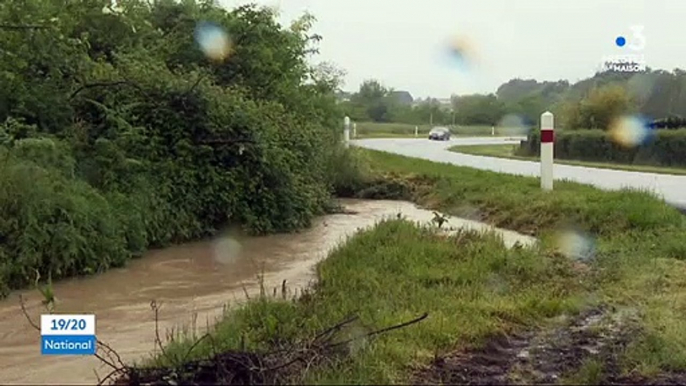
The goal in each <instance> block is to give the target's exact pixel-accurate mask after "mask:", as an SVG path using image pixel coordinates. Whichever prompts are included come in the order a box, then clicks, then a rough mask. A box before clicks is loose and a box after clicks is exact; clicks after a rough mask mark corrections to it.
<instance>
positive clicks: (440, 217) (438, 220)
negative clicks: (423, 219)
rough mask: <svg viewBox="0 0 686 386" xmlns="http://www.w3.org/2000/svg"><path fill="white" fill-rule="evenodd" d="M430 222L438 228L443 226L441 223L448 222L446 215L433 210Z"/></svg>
mask: <svg viewBox="0 0 686 386" xmlns="http://www.w3.org/2000/svg"><path fill="white" fill-rule="evenodd" d="M431 222H432V223H434V224H436V226H438V228H439V229H440V228H441V227H442V226H443V224H445V223H447V222H448V217H447V216H446V215H444V214H440V213H438V212H434V218H432V219H431Z"/></svg>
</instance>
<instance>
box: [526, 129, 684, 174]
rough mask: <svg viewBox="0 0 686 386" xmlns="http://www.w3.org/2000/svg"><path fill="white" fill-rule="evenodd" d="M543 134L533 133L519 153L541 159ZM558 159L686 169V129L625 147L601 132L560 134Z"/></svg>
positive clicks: (660, 132)
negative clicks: (682, 167) (634, 145)
mask: <svg viewBox="0 0 686 386" xmlns="http://www.w3.org/2000/svg"><path fill="white" fill-rule="evenodd" d="M540 150H541V147H540V131H534V132H532V133H531V134H530V135H529V137H528V138H527V140H526V141H523V143H522V145H521V146H520V147H519V149H518V154H520V155H527V156H530V155H536V156H538V155H540ZM555 157H557V158H561V159H574V160H580V161H599V162H615V163H624V164H642V165H656V166H686V129H680V130H655V131H654V132H653V135H652V138H650V140H649V141H647V142H646V143H644V144H642V145H640V146H636V147H633V148H626V147H622V146H621V145H619V144H617V143H615V142H613V141H612V139H611V138H610V134H609V133H607V132H605V131H602V130H573V131H565V130H558V131H556V132H555Z"/></svg>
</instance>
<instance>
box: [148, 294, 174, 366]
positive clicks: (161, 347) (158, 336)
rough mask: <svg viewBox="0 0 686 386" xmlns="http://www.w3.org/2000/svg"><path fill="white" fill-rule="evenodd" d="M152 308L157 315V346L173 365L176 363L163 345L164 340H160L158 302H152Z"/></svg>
mask: <svg viewBox="0 0 686 386" xmlns="http://www.w3.org/2000/svg"><path fill="white" fill-rule="evenodd" d="M150 308H152V311H153V312H154V313H155V344H156V345H157V346H158V347H159V348H160V351H161V352H162V355H163V356H164V357H165V358H167V360H168V361H170V362H171V363H174V361H172V360H171V358H169V356H168V355H167V352H166V351H165V350H164V345H163V344H162V340H161V339H160V328H159V312H160V308H159V306H158V305H157V302H156V301H155V300H152V301H150Z"/></svg>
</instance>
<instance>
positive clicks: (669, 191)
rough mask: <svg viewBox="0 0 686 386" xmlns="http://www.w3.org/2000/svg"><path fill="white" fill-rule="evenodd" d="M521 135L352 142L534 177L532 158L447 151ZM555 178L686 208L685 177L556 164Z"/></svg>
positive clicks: (536, 169)
mask: <svg viewBox="0 0 686 386" xmlns="http://www.w3.org/2000/svg"><path fill="white" fill-rule="evenodd" d="M521 139H524V138H497V137H496V138H493V137H476V138H453V139H451V140H450V141H446V142H441V141H429V140H428V139H414V138H374V139H359V140H354V141H352V143H353V144H354V145H355V146H360V147H364V148H368V149H374V150H382V151H386V152H391V153H397V154H400V155H404V156H409V157H415V158H422V159H426V160H430V161H437V162H446V163H451V164H454V165H461V166H468V167H472V168H477V169H484V170H491V171H495V172H499V173H507V174H515V175H523V176H535V177H538V176H539V175H540V165H539V163H538V162H534V161H520V160H510V159H502V158H494V157H484V156H478V155H469V154H461V153H454V152H450V151H448V150H447V149H448V148H449V147H451V146H454V145H492V144H507V143H512V144H517V143H519V141H520V140H521ZM553 173H554V178H555V179H556V180H570V181H575V182H580V183H583V184H589V185H593V186H595V187H598V188H600V189H606V190H617V189H622V188H627V187H628V188H634V189H645V190H650V191H652V192H654V193H656V194H657V195H658V196H661V197H663V198H664V199H665V201H667V202H669V203H671V204H674V205H676V206H679V207H682V208H684V207H686V176H676V175H666V174H654V173H641V172H629V171H621V170H611V169H597V168H588V167H582V166H570V165H560V164H556V165H555V166H554V172H553Z"/></svg>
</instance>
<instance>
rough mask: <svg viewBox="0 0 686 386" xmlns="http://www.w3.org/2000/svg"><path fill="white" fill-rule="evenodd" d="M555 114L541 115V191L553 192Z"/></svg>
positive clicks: (547, 112) (548, 112)
mask: <svg viewBox="0 0 686 386" xmlns="http://www.w3.org/2000/svg"><path fill="white" fill-rule="evenodd" d="M554 123H555V122H554V117H553V113H551V112H550V111H546V112H545V113H543V114H541V189H543V190H553V149H554V146H555V131H554Z"/></svg>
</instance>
